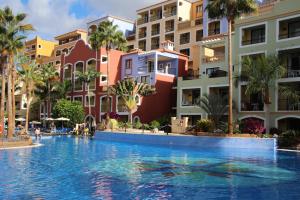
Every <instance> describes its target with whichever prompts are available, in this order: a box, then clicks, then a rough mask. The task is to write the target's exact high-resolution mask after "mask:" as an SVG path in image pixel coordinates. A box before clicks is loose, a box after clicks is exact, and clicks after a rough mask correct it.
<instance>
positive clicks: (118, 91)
mask: <svg viewBox="0 0 300 200" xmlns="http://www.w3.org/2000/svg"><path fill="white" fill-rule="evenodd" d="M109 91H110V93H111V94H113V95H116V96H119V97H121V98H122V99H123V101H124V103H125V105H126V107H127V110H128V112H129V119H130V123H131V124H132V115H133V113H134V112H135V111H136V110H137V101H136V97H137V96H138V95H139V96H149V95H152V94H154V93H155V88H154V87H152V86H151V85H148V84H146V83H138V82H137V81H135V80H133V79H125V80H122V81H118V83H117V84H116V85H114V86H112V87H110V88H109Z"/></svg>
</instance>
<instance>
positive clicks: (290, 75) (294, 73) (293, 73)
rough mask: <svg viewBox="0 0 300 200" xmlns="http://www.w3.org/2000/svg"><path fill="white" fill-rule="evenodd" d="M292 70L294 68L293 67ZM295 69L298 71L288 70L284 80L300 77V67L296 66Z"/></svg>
mask: <svg viewBox="0 0 300 200" xmlns="http://www.w3.org/2000/svg"><path fill="white" fill-rule="evenodd" d="M293 68H296V67H293ZM297 68H299V69H298V70H291V69H288V70H287V73H286V77H285V78H296V77H300V66H298V67H297Z"/></svg>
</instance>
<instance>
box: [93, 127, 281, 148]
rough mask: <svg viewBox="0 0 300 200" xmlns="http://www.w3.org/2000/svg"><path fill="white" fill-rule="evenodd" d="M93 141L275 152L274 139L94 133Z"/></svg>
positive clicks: (275, 144) (275, 143)
mask: <svg viewBox="0 0 300 200" xmlns="http://www.w3.org/2000/svg"><path fill="white" fill-rule="evenodd" d="M94 138H95V139H100V140H104V141H114V142H127V143H135V144H150V145H164V146H174V147H176V146H177V147H192V148H205V147H213V148H236V149H259V150H272V151H276V150H277V139H276V138H245V137H214V136H193V135H163V134H144V133H125V132H123V133H122V132H117V133H116V132H107V131H96V133H95V136H94ZM167 138H168V139H167Z"/></svg>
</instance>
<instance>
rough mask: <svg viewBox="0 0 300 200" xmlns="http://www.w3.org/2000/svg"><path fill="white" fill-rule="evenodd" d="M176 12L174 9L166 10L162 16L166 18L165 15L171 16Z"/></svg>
mask: <svg viewBox="0 0 300 200" xmlns="http://www.w3.org/2000/svg"><path fill="white" fill-rule="evenodd" d="M176 14H177V12H176V11H166V12H164V17H165V18H167V17H172V16H175V15H176Z"/></svg>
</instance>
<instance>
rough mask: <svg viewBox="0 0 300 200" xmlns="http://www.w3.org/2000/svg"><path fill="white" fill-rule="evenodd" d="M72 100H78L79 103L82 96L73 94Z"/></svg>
mask: <svg viewBox="0 0 300 200" xmlns="http://www.w3.org/2000/svg"><path fill="white" fill-rule="evenodd" d="M73 101H79V102H80V103H82V96H74V97H73Z"/></svg>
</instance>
